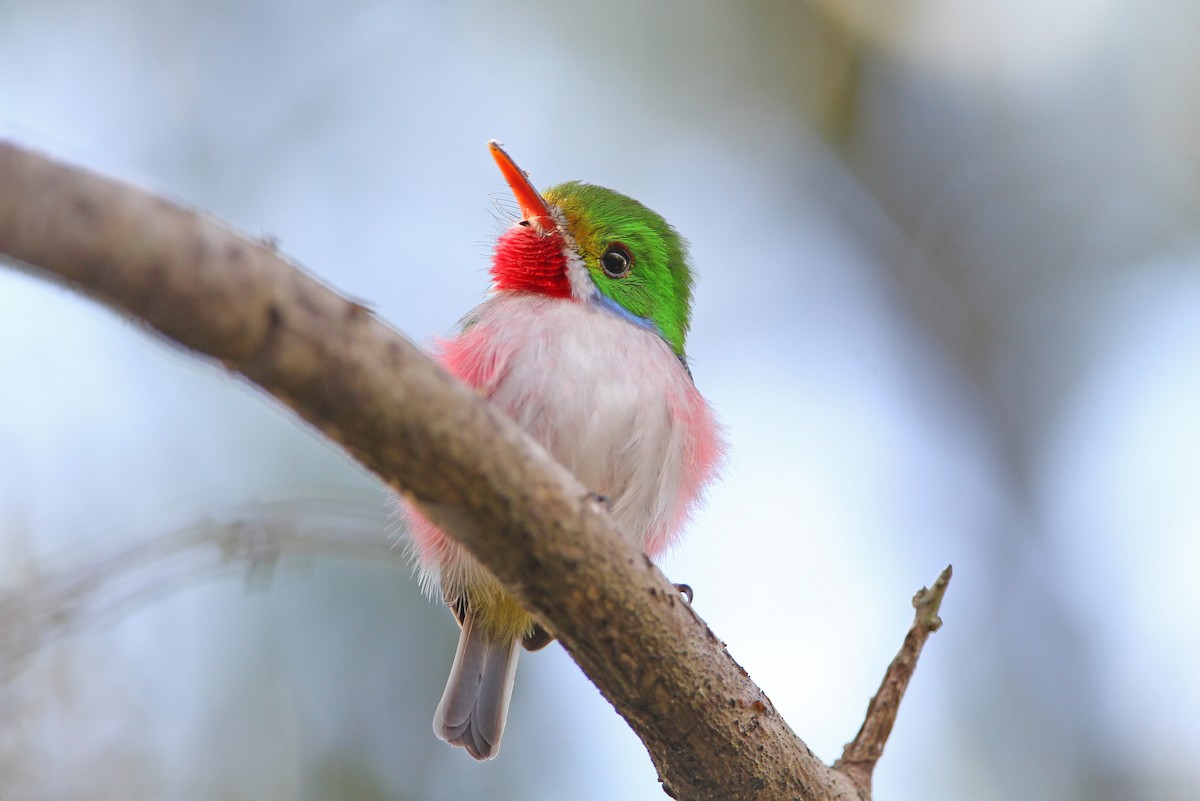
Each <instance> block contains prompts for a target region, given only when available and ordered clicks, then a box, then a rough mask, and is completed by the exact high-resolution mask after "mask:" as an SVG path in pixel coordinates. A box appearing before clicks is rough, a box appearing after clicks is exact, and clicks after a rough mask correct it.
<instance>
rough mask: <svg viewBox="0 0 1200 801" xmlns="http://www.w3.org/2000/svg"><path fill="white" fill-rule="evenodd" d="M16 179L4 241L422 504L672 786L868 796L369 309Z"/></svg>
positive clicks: (71, 192)
mask: <svg viewBox="0 0 1200 801" xmlns="http://www.w3.org/2000/svg"><path fill="white" fill-rule="evenodd" d="M0 187H2V191H0V253H3V254H7V255H8V256H10V257H12V258H14V259H18V260H21V261H23V262H26V263H28V264H30V265H33V266H36V267H37V268H40V269H42V270H45V271H47V272H49V273H51V274H53V275H55V276H58V277H59V278H61V279H63V280H65V281H67V282H68V283H70V284H72V285H74V286H75V287H76V288H78V289H79V290H80V291H82V292H85V293H87V294H89V295H91V296H93V297H95V298H97V299H99V300H101V301H103V302H105V303H107V304H108V305H110V306H112V307H113V308H115V309H118V310H120V311H122V312H124V313H126V314H128V315H131V316H132V317H134V318H136V319H138V320H140V321H144V322H145V323H147V324H148V325H150V326H151V327H153V328H154V329H156V330H157V331H159V332H161V333H162V334H164V335H165V336H167V337H168V338H170V339H172V340H174V341H176V342H178V343H180V344H182V345H184V346H185V347H187V348H190V349H193V350H195V351H198V352H200V353H202V354H207V355H209V356H211V357H213V358H215V359H217V360H219V361H220V362H221V363H222V364H223V365H225V367H226V368H228V369H230V370H235V371H237V372H239V373H241V374H242V375H244V376H246V377H247V378H249V379H250V380H252V381H254V382H255V383H256V384H258V385H259V386H261V387H263V388H264V389H265V390H267V391H268V392H270V393H271V394H272V395H274V396H275V397H276V398H278V399H279V400H280V401H282V402H283V403H284V404H286V405H287V406H288V407H290V408H291V409H292V410H293V411H294V412H295V413H296V414H297V415H299V416H300V417H301V418H303V419H304V420H306V421H307V422H309V423H310V424H311V425H313V426H314V427H315V428H317V429H318V430H320V431H321V432H322V433H324V434H325V435H326V436H327V437H329V438H330V439H332V440H333V441H335V442H337V443H339V444H341V445H342V447H344V448H345V449H346V450H347V451H348V452H349V453H350V454H351V455H352V456H353V457H354V458H356V459H357V460H358V461H359V462H361V463H362V464H363V465H365V466H366V467H367V468H368V469H370V470H371V471H373V472H374V473H376V474H377V475H378V476H379V477H380V478H381V479H383V480H384V481H385V482H386V483H387V484H389V485H390V486H391V487H393V488H394V489H396V490H398V491H400V492H403V493H404V494H405V495H406V496H407V497H408V498H410V499H413V500H414V501H416V502H417V503H419V504H420V505H421V506H422V508H423V509H424V510H425V511H426V512H427V513H428V515H429V517H430V518H431V519H432V520H433V521H434V522H436V523H437V524H438V525H439V526H441V527H442V528H444V529H445V530H446V531H447V532H448V533H449V534H451V535H452V536H453V537H454V538H455V539H457V540H458V541H459V542H461V543H463V544H464V545H465V546H466V547H467V548H468V549H470V551H471V552H472V553H473V554H475V555H476V556H477V557H478V558H479V559H480V560H481V561H482V562H483V563H484V564H486V565H487V566H488V568H489V569H490V570H491V571H492V572H493V573H494V574H495V575H496V576H497V577H498V578H499V579H500V580H501V581H502V582H503V583H504V585H505V586H506V587H507V588H508V589H509V590H510V591H511V592H512V594H513V595H514V596H515V597H516V598H517V599H518V600H519V601H520V602H521V603H522V604H523V605H525V606H526V607H527V608H529V609H530V610H531V611H532V612H533V613H534V614H536V615H537V616H538V617H539V619H541V620H542V621H543V623H544V624H545V625H546V626H547V628H548V629H549V630H550V631H552V632H553V633H554V634H555V635H556V636H557V637H558V638H559V639H560V640H561V641H562V643H563V645H564V647H565V648H566V649H567V651H568V652H569V653H570V654H571V656H572V657H573V658H574V659H575V661H576V662H577V663H578V664H579V665H580V667H581V668H582V669H583V670H584V672H585V673H586V674H587V675H588V676H589V677H590V678H591V679H592V681H593V682H594V683H595V684H596V686H597V687H598V688H599V689H600V690H601V692H602V693H603V694H604V695H605V697H606V698H608V700H609V701H610V702H611V703H612V704H613V706H614V707H616V709H617V711H618V712H619V713H620V714H621V715H622V716H623V717H624V718H625V719H626V720H627V721H628V722H629V724H630V726H631V727H632V728H633V729H634V731H636V732H637V734H638V736H639V737H641V739H642V741H643V742H644V743H645V745H646V748H647V750H648V751H649V752H650V756H651V759H652V760H653V761H654V764H655V767H656V768H657V769H658V772H659V776H660V777H661V779H662V781H663V785H664V788H665V789H666V791H667V792H668V793H669V794H671V795H672V796H674V797H676V798H685V799H789V801H791V800H792V799H797V798H801V799H835V798H836V799H859V798H862V799H865V798H867V797H868V794H866V793H864V792H862V790H861V789H860V786H859V785H856V783H855V782H853V781H851V780H850V779H849V778H848V776H847V774H845V773H843V772H842V771H838V770H833V769H831V768H829V767H828V766H826V765H824V764H823V763H821V762H820V761H819V760H818V759H817V758H816V757H815V756H813V754H812V753H811V752H810V751H809V750H808V748H807V747H806V746H805V745H804V744H803V743H802V742H801V741H800V740H799V739H798V738H797V737H796V735H795V734H794V733H793V732H792V730H791V729H790V728H789V727H788V725H787V723H786V722H785V721H784V720H783V719H782V718H781V717H780V716H779V714H778V713H777V712H776V711H775V708H774V706H773V705H772V704H771V702H770V700H769V699H768V698H767V697H766V695H765V694H763V692H762V691H761V690H760V689H759V688H758V687H757V686H755V685H754V683H753V682H752V681H750V678H749V676H748V675H747V674H746V672H745V671H744V670H743V669H742V668H741V667H740V666H739V665H738V664H737V663H736V662H734V660H733V659H732V658H731V657H730V655H729V654H728V653H727V652H726V650H725V647H724V644H723V643H722V642H721V641H720V640H719V639H718V638H717V637H716V636H715V635H714V634H713V633H712V631H711V630H709V629H708V627H707V626H706V625H705V624H704V622H703V621H702V620H700V618H699V617H698V616H697V615H696V614H695V612H694V611H693V610H692V609H691V607H690V606H688V605H687V604H686V603H684V602H683V601H682V599H680V597H679V594H678V593H677V592H676V591H675V588H674V587H673V586H672V585H671V584H670V583H669V582H668V581H667V580H666V578H665V577H664V576H663V575H662V574H661V573H660V572H659V571H658V570H657V569H656V568H655V567H654V565H653V564H652V563H651V562H650V561H649V560H648V559H647V558H646V557H645V556H644V555H642V554H641V553H639V552H638V551H637V550H636V549H635V548H634V547H633V546H632V545H631V544H630V543H629V541H628V540H626V539H625V538H623V537H622V536H621V535H620V533H619V532H618V531H617V529H616V528H615V527H614V525H613V523H612V520H611V518H610V517H609V516H608V515H607V513H606V512H605V510H604V509H603V508H602V506H600V505H598V504H596V503H595V502H594V501H593V500H592V499H591V498H590V496H589V494H588V492H587V490H586V489H585V488H584V487H583V486H581V485H580V484H579V482H578V481H577V480H576V479H575V478H574V477H573V476H571V475H570V474H569V473H568V472H567V471H566V470H565V469H564V468H562V467H561V466H560V465H558V464H557V463H556V462H554V460H553V459H551V458H550V456H549V455H548V454H547V453H546V452H545V451H544V450H543V449H542V448H541V447H540V446H538V445H537V443H535V442H534V441H533V440H532V439H530V438H529V437H528V436H526V435H525V434H524V432H522V431H521V430H520V429H518V428H517V427H516V426H515V425H514V424H513V423H512V422H511V421H509V420H508V419H507V418H505V417H504V416H502V415H501V414H499V413H498V412H496V411H495V410H493V409H492V408H491V407H490V406H489V405H488V404H486V403H485V402H484V401H483V400H482V399H480V398H479V397H478V396H476V395H475V394H474V393H472V392H471V391H470V390H469V389H467V388H466V387H464V386H462V385H461V384H459V383H458V382H457V381H455V380H453V379H452V378H450V377H449V376H448V375H447V374H445V373H444V372H443V371H442V370H441V369H440V368H438V367H437V366H436V365H435V364H434V363H433V362H432V361H431V360H430V359H429V358H428V357H427V356H425V354H423V353H422V352H421V351H420V350H419V349H418V348H417V347H415V346H414V345H412V344H411V343H410V342H408V341H407V340H406V339H404V338H403V337H401V336H400V335H399V334H397V333H396V332H395V331H393V330H392V329H390V328H388V327H387V326H386V325H384V324H383V323H382V322H380V321H379V320H377V319H376V318H375V317H374V316H373V315H372V314H371V313H370V312H369V311H368V310H367V309H365V308H363V307H362V306H361V305H359V304H357V303H354V302H352V301H350V300H347V299H346V298H343V297H341V296H339V295H337V294H335V293H334V292H332V291H331V290H329V289H328V288H326V287H325V286H323V285H321V284H320V283H318V282H317V281H315V280H314V279H313V278H311V277H309V276H308V275H306V274H304V273H303V272H301V271H300V270H299V269H297V268H296V267H295V266H293V265H290V264H288V263H286V262H285V261H283V260H282V259H281V258H280V257H279V256H278V255H277V254H276V253H275V252H274V251H273V250H272V249H271V248H269V247H266V246H264V245H263V244H261V243H254V242H251V241H248V240H246V239H244V238H242V237H239V236H238V235H236V234H234V233H233V232H231V231H229V230H227V229H225V228H223V227H221V226H220V225H219V224H218V223H216V222H215V221H213V220H210V219H208V218H205V217H203V216H202V215H200V214H197V213H195V212H193V211H188V210H185V209H182V208H180V207H178V206H176V205H174V204H172V203H170V202H168V201H166V200H164V199H161V198H158V197H155V196H153V195H151V194H148V193H146V192H143V191H140V190H137V189H134V188H132V187H129V186H127V185H124V184H120V183H118V182H115V181H112V180H109V179H106V178H103V177H100V176H98V175H95V174H92V173H89V172H87V171H84V170H80V169H75V168H71V167H66V166H63V165H59V164H56V163H54V162H52V161H49V160H47V159H45V158H42V157H40V156H38V155H35V154H32V153H30V152H28V151H25V150H23V149H21V148H18V147H15V146H12V145H7V144H3V143H0ZM889 725H890V724H889Z"/></svg>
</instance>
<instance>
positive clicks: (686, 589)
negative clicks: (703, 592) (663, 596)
mask: <svg viewBox="0 0 1200 801" xmlns="http://www.w3.org/2000/svg"><path fill="white" fill-rule="evenodd" d="M675 589H677V590H679V594H680V595H682V596H683V597H684V598H686V599H687V602H688V606H691V605H692V599H693V598H695V597H696V593H695V592H693V591H692V585H691V584H676V585H675Z"/></svg>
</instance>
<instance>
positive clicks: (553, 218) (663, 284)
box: [491, 142, 692, 359]
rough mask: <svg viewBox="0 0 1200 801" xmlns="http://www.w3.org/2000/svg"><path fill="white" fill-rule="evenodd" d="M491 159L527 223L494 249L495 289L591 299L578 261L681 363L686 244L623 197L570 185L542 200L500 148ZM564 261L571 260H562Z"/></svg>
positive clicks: (607, 297) (687, 283) (688, 293)
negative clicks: (657, 335) (658, 336)
mask: <svg viewBox="0 0 1200 801" xmlns="http://www.w3.org/2000/svg"><path fill="white" fill-rule="evenodd" d="M491 149H492V155H493V157H494V158H495V159H496V163H497V164H499V166H500V169H501V171H502V172H503V173H504V177H505V179H506V180H507V181H508V184H509V186H510V187H511V188H512V190H513V194H514V195H515V196H516V199H517V203H518V205H520V207H521V212H522V215H523V217H524V219H523V220H521V223H520V225H518V226H515V227H514V228H513V229H512V230H510V231H509V232H507V233H505V234H504V235H503V236H501V238H500V242H499V243H498V245H497V249H496V256H495V258H494V260H493V265H492V277H493V282H494V284H495V286H496V288H497V289H512V290H517V291H527V292H539V293H542V294H547V295H552V296H555V297H575V298H576V299H577V300H585V299H588V298H587V295H588V294H590V293H591V292H592V290H591V287H590V286H588V287H584V288H581V287H580V283H581V279H580V277H579V276H577V275H572V274H571V272H572V270H575V271H578V269H579V268H578V266H577V263H576V264H572V262H573V261H574V260H573V259H571V258H570V257H569V253H570V251H574V253H575V254H577V255H578V261H579V262H582V265H583V267H584V268H585V269H586V272H587V277H589V278H590V279H591V281H590V283H591V284H594V286H595V292H598V293H599V295H598V296H596V297H593V298H592V299H593V300H599V301H600V302H601V303H602V304H606V305H609V306H610V307H611V308H613V309H614V310H615V311H620V312H622V313H624V314H626V315H628V316H630V317H632V318H634V319H635V321H637V322H643V323H644V324H647V325H650V326H653V327H654V328H655V329H657V331H658V332H659V333H660V334H661V335H662V337H663V339H664V340H666V341H667V343H668V344H670V346H671V348H672V349H673V350H674V351H675V353H676V355H678V356H679V357H680V358H681V359H682V358H683V357H684V341H685V339H686V338H687V332H688V326H689V324H690V321H691V320H690V318H691V299H692V271H691V267H690V264H689V261H688V254H687V244H686V243H685V242H684V240H683V238H682V237H681V236H680V235H679V234H678V233H677V232H676V231H675V229H674V228H672V227H671V226H670V225H669V224H668V223H667V221H666V220H664V219H663V218H662V217H661V216H659V215H658V214H656V213H655V212H653V211H651V210H650V209H648V208H646V207H645V206H643V205H642V204H641V203H638V202H637V201H636V200H633V199H632V198H629V197H626V196H625V195H622V194H620V193H619V192H614V191H612V190H611V189H605V188H604V187H600V186H592V185H590V184H584V183H580V182H578V181H570V182H568V183H564V184H559V185H558V186H554V187H551V188H550V189H547V190H546V192H545V193H544V194H542V193H539V192H537V190H535V189H534V188H533V186H532V184H530V183H529V179H528V177H527V176H526V175H525V173H524V172H522V171H521V170H520V169H519V168H518V167H517V166H516V164H515V163H514V162H513V161H512V159H511V158H509V156H508V154H507V153H505V152H504V151H503V150H502V149H501V148H500V146H499V145H498V144H497V143H495V142H493V143H491ZM564 254H567V255H564Z"/></svg>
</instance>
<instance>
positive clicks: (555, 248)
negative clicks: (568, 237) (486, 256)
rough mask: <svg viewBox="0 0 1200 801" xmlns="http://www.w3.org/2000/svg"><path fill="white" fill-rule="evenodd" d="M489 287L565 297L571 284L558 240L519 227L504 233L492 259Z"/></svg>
mask: <svg viewBox="0 0 1200 801" xmlns="http://www.w3.org/2000/svg"><path fill="white" fill-rule="evenodd" d="M492 285H493V286H495V288H496V289H498V290H512V291H516V292H533V293H536V294H539V295H548V296H550V297H552V298H569V297H570V296H571V282H570V281H569V280H568V279H567V260H566V257H565V256H563V240H562V237H561V236H559V235H558V234H556V233H551V234H542V233H539V232H538V231H536V230H535V229H533V228H529V227H524V226H520V225H518V226H514V227H513V228H511V229H509V230H508V231H505V232H504V234H503V235H502V236H501V237H500V240H499V241H498V242H497V243H496V253H495V255H494V256H493V257H492Z"/></svg>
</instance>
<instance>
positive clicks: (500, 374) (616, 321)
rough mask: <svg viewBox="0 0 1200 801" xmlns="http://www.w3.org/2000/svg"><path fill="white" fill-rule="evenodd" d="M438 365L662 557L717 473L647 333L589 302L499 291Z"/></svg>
mask: <svg viewBox="0 0 1200 801" xmlns="http://www.w3.org/2000/svg"><path fill="white" fill-rule="evenodd" d="M441 351H442V353H441V356H442V361H443V363H444V364H445V365H446V366H447V368H448V369H450V371H451V372H453V373H454V374H456V375H457V376H459V378H461V379H462V380H464V381H465V382H466V383H468V384H470V385H471V386H474V387H475V388H476V389H477V390H478V391H479V392H480V393H481V394H483V395H484V396H485V397H487V398H489V399H490V400H491V401H492V403H494V404H495V405H497V406H498V407H499V408H501V409H502V410H504V411H505V412H506V413H507V414H508V415H509V416H511V417H512V418H513V419H514V420H515V421H516V422H517V423H518V424H519V425H521V426H522V427H523V428H525V429H526V430H527V431H528V432H529V433H530V434H531V435H532V436H533V437H534V438H535V439H537V440H538V441H539V442H540V443H541V444H542V445H543V446H544V447H546V449H547V450H549V451H550V453H551V454H553V455H554V457H555V458H556V459H558V460H559V461H560V462H561V463H562V464H563V465H564V466H565V467H567V468H568V469H569V470H571V471H572V472H573V473H574V474H575V475H576V477H578V478H579V479H580V481H581V482H583V484H584V485H585V486H587V487H588V488H590V489H591V490H593V491H594V492H597V493H599V494H601V495H604V496H606V497H608V499H609V501H610V504H611V510H612V514H613V516H614V518H615V519H616V521H617V523H618V524H619V525H620V527H621V528H622V530H624V531H625V532H627V534H628V535H629V536H630V537H631V538H633V539H634V540H635V541H636V542H637V544H638V545H640V546H641V547H642V548H643V550H645V551H646V552H647V553H649V554H650V555H652V556H653V555H655V554H657V553H658V552H660V551H661V550H662V549H663V548H665V547H666V546H667V545H668V544H669V542H670V541H671V539H672V538H673V537H674V535H675V533H676V532H677V531H678V529H679V527H680V526H681V524H682V523H683V521H684V519H685V518H686V516H687V513H688V512H689V511H690V508H691V506H692V504H693V502H694V501H695V500H696V499H697V496H698V495H699V494H700V491H701V489H702V487H703V485H704V484H705V483H707V481H708V480H709V478H710V477H711V475H712V473H713V472H714V470H715V467H716V461H717V459H718V458H719V455H720V452H721V450H722V445H721V442H720V436H719V430H718V428H717V426H716V424H715V421H714V420H713V417H712V414H711V412H710V410H709V408H708V405H707V404H706V403H705V401H704V399H703V398H702V397H701V396H700V394H699V393H698V392H697V391H696V388H695V386H694V385H693V384H692V380H691V378H690V377H689V376H688V374H687V371H686V370H685V369H684V367H683V365H682V364H681V363H680V362H679V360H678V359H677V358H676V356H675V354H674V352H673V351H672V350H671V348H670V347H669V346H668V345H667V344H666V342H664V341H663V340H662V338H661V337H659V336H658V335H657V334H656V333H655V332H653V331H650V330H647V329H645V328H642V327H640V326H637V325H634V324H632V323H630V322H629V321H628V320H625V319H622V318H620V317H618V316H616V315H614V314H612V313H611V312H609V311H607V310H605V309H602V308H599V307H597V306H595V305H592V304H588V303H579V302H575V301H573V300H570V299H562V298H548V297H544V296H537V295H531V294H525V293H501V294H500V295H498V296H496V297H494V298H492V299H491V300H488V301H486V302H485V303H483V304H482V305H480V306H479V307H478V308H476V309H475V310H474V311H473V312H472V313H471V314H470V315H468V317H467V319H466V321H465V327H464V330H463V332H462V333H461V334H460V335H459V336H458V337H456V338H455V339H452V340H448V341H444V342H442V343H441Z"/></svg>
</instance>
